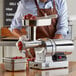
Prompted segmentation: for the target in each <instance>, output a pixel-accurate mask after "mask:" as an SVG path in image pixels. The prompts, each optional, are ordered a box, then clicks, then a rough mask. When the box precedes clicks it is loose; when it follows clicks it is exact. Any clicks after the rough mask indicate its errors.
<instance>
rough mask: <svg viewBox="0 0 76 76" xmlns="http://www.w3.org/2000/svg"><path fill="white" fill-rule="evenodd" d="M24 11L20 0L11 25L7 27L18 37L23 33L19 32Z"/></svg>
mask: <svg viewBox="0 0 76 76" xmlns="http://www.w3.org/2000/svg"><path fill="white" fill-rule="evenodd" d="M24 11H25V10H24V8H23V6H22V3H21V1H20V2H19V5H18V8H17V11H16V13H15V16H14V18H13V20H12V23H11V26H10V28H9V29H10V31H11V33H12V34H13V35H14V36H16V37H18V38H19V37H20V36H22V35H23V33H22V32H21V28H22V17H23V16H24Z"/></svg>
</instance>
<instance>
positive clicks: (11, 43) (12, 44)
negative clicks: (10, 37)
mask: <svg viewBox="0 0 76 76" xmlns="http://www.w3.org/2000/svg"><path fill="white" fill-rule="evenodd" d="M16 42H17V41H0V46H16Z"/></svg>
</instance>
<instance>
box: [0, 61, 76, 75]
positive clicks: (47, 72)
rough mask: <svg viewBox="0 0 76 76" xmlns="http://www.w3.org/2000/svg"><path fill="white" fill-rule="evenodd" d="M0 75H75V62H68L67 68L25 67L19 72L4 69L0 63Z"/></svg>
mask: <svg viewBox="0 0 76 76" xmlns="http://www.w3.org/2000/svg"><path fill="white" fill-rule="evenodd" d="M0 76H76V62H69V68H63V69H53V70H35V69H27V70H26V71H21V72H8V71H5V69H4V65H3V64H0Z"/></svg>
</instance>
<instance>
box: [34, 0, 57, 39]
mask: <svg viewBox="0 0 76 76" xmlns="http://www.w3.org/2000/svg"><path fill="white" fill-rule="evenodd" d="M34 1H35V4H36V7H37V16H38V17H42V16H45V13H46V14H47V15H54V14H57V10H56V7H55V0H53V8H49V9H40V8H39V5H38V3H37V0H34ZM56 25H57V18H53V19H52V23H51V25H50V26H38V27H37V30H36V35H37V36H36V39H39V38H50V39H53V37H54V35H55V32H56Z"/></svg>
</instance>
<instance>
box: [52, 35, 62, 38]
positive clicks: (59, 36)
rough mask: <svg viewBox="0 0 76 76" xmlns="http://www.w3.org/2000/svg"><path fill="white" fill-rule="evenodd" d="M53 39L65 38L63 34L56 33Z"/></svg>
mask: <svg viewBox="0 0 76 76" xmlns="http://www.w3.org/2000/svg"><path fill="white" fill-rule="evenodd" d="M53 39H63V36H62V35H61V34H56V35H55V36H54V38H53Z"/></svg>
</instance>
